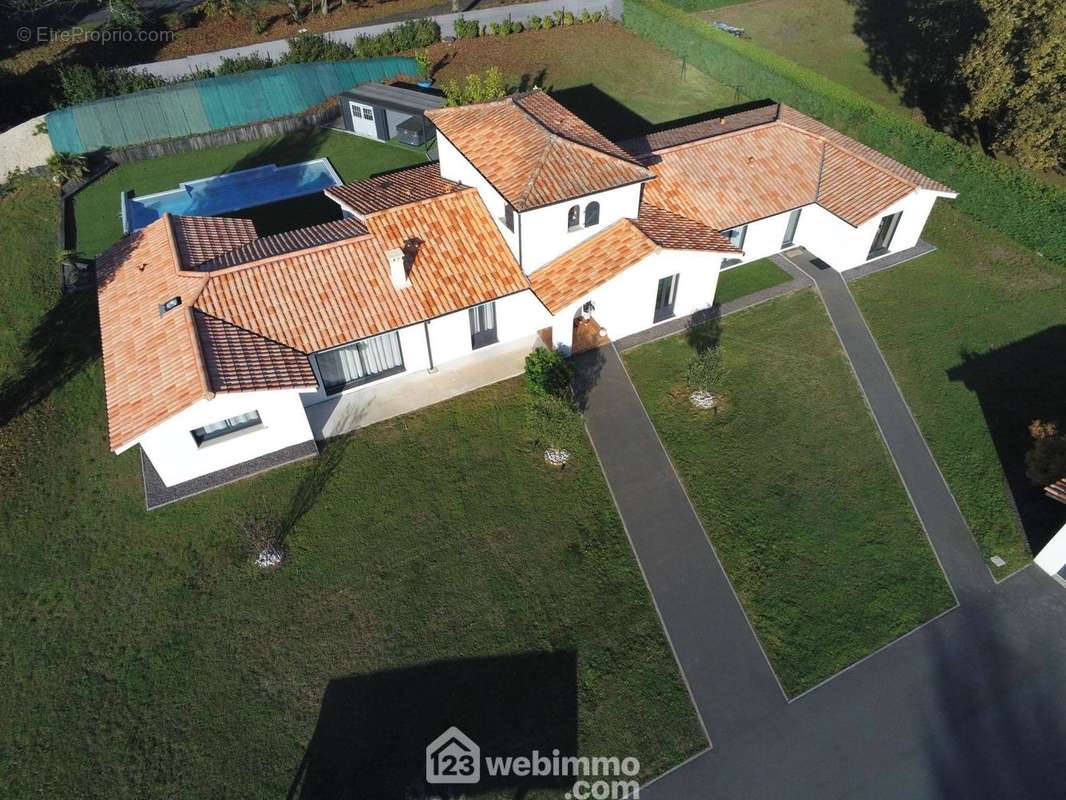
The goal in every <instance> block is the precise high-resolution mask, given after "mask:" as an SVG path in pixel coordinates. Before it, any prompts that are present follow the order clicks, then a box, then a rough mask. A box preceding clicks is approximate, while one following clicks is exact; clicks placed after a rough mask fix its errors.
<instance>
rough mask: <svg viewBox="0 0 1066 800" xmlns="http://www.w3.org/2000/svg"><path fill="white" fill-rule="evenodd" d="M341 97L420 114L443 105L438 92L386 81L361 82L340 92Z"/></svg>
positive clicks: (442, 99)
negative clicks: (424, 90)
mask: <svg viewBox="0 0 1066 800" xmlns="http://www.w3.org/2000/svg"><path fill="white" fill-rule="evenodd" d="M341 97H347V98H349V99H351V100H355V101H356V102H360V103H365V104H367V105H372V106H378V107H381V108H394V109H396V110H398V111H406V112H408V113H410V114H421V113H423V112H424V111H426V110H428V109H431V108H440V107H441V106H443V105H444V98H443V97H441V96H440V95H439V94H433V93H432V92H423V91H421V90H419V89H411V88H408V87H404V86H396V85H395V84H388V83H361V84H359V85H358V86H356V87H355V88H354V89H351V90H349V91H347V92H341Z"/></svg>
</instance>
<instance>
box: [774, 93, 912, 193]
mask: <svg viewBox="0 0 1066 800" xmlns="http://www.w3.org/2000/svg"><path fill="white" fill-rule="evenodd" d="M793 110H795V109H793ZM797 113H799V112H797ZM812 119H813V117H812ZM815 122H819V121H818V120H815ZM774 124H778V125H782V126H784V127H786V128H788V129H789V130H793V131H797V132H798V133H803V134H806V135H807V136H811V137H813V138H815V139H818V140H820V141H821V142H822V144H823V147H832V148H834V149H835V150H838V151H840V152H841V153H844V154H845V155H848V156H850V157H851V158H854V159H857V160H859V161H862V162H863V163H864V164H867V165H868V166H871V167H873V168H874V169H876V170H877V171H878V172H881V173H882V174H884V175H886V176H888V177H889V178H893V179H895V180H897V181H899V182H900V183H905V184H907V185H908V186H911V187H912V188H915V189H920V188H921V186H920V185H919V184H918V182H917V181H913V180H909V179H908V178H904V177H903V176H902V175H897V174H896V173H895V172H893V171H892V170H890V169H886V168H885V167H883V166H881V165H880V164H878V163H877V162H876V161H873V160H872V159H870V158H869V157H868V156H865V155H863V154H862V153H857V152H855V151H854V150H851V149H850V148H847V147H844V146H842V145H839V144H837V143H836V142H834V141H831V140H830V139H829V137H828V136H826V135H825V134H823V133H815V132H814V131H808V130H804V129H803V128H801V127H799V126H798V125H793V124H792V123H791V122H788V121H787V120H783V119H777V120H775V121H774ZM819 124H821V125H825V123H824V122H819ZM826 127H828V126H826ZM830 130H833V131H834V133H839V134H840V135H841V136H843V137H845V138H846V139H851V137H850V136H848V135H847V134H844V133H840V131H836V130H834V129H832V128H830ZM851 140H852V141H853V142H855V143H856V144H858V145H861V146H863V147H869V145H864V144H862V142H860V141H858V140H857V139H851ZM870 149H871V150H872V149H873V148H870ZM875 152H877V151H875ZM880 155H884V153H881V154H880ZM885 158H888V159H890V160H892V161H894V162H895V163H897V164H899V165H900V166H901V167H904V168H905V169H913V168H912V167H908V166H907V165H906V164H902V163H900V162H899V161H896V160H895V159H894V158H892V157H891V156H887V155H885ZM822 163H823V164H824V163H825V151H824V149H823V153H822ZM914 172H916V173H918V174H919V175H921V173H920V172H918V170H914ZM818 177H819V182H820V181H821V172H820V170H819V176H818ZM815 197H817V195H815Z"/></svg>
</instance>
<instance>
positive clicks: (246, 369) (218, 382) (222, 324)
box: [193, 309, 318, 392]
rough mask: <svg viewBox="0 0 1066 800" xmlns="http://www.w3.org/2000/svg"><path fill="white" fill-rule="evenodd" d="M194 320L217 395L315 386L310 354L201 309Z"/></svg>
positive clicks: (194, 312) (211, 382)
mask: <svg viewBox="0 0 1066 800" xmlns="http://www.w3.org/2000/svg"><path fill="white" fill-rule="evenodd" d="M193 320H194V321H195V322H196V329H197V332H198V333H199V336H200V348H201V352H202V353H203V357H204V366H205V368H206V369H207V376H208V380H209V382H210V384H211V388H212V389H213V390H214V391H216V392H244V391H254V390H257V389H288V388H299V387H315V386H317V385H318V383H317V381H316V380H315V373H314V371H312V369H311V364H310V362H309V361H308V358H307V355H306V354H304V353H301V352H300V351H299V350H294V349H293V348H291V347H286V346H285V345H283V344H281V343H280V342H275V341H271V340H270V339H266V338H264V337H262V336H259V335H258V334H255V333H252V332H251V331H246V330H244V329H243V328H239V327H237V326H236V325H234V324H233V323H231V322H227V321H226V320H224V319H219V318H218V317H212V316H211V315H209V314H205V313H204V312H202V311H200V310H199V309H194V310H193Z"/></svg>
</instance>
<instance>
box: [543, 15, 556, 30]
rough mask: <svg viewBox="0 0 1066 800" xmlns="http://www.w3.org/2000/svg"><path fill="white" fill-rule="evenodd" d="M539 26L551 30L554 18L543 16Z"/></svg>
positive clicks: (553, 25)
mask: <svg viewBox="0 0 1066 800" xmlns="http://www.w3.org/2000/svg"><path fill="white" fill-rule="evenodd" d="M541 27H542V28H544V30H546V31H547V30H551V29H552V28H554V27H555V20H553V19H552V18H551V17H545V18H544V22H543V23H542V24H541Z"/></svg>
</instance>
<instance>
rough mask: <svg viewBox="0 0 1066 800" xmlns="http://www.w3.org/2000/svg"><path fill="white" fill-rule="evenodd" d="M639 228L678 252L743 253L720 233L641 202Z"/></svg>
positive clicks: (661, 244)
mask: <svg viewBox="0 0 1066 800" xmlns="http://www.w3.org/2000/svg"><path fill="white" fill-rule="evenodd" d="M633 222H634V223H636V226H637V227H638V228H640V230H641V231H642V232H643V233H644V235H645V236H647V237H648V238H649V239H651V240H652V241H653V242H655V243H656V244H658V245H659V246H661V247H666V248H672V249H675V250H712V251H714V252H717V253H741V252H743V251H742V250H741V249H740V248H739V247H735V246H734V245H733V244H732V243H731V242H730V241H729V239H728V238H726V237H725V236H724V235H723V234H722V233H721V231H717V230H715V229H714V228H712V227H710V226H709V225H704V224H703V223H702V222H698V221H697V220H694V219H689V218H688V217H683V216H681V215H680V214H675V213H674V212H673V211H667V210H666V209H665V208H657V207H656V206H653V205H650V204H649V203H641V204H640V211H639V214H638V216H637V218H636V219H635V220H633Z"/></svg>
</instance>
